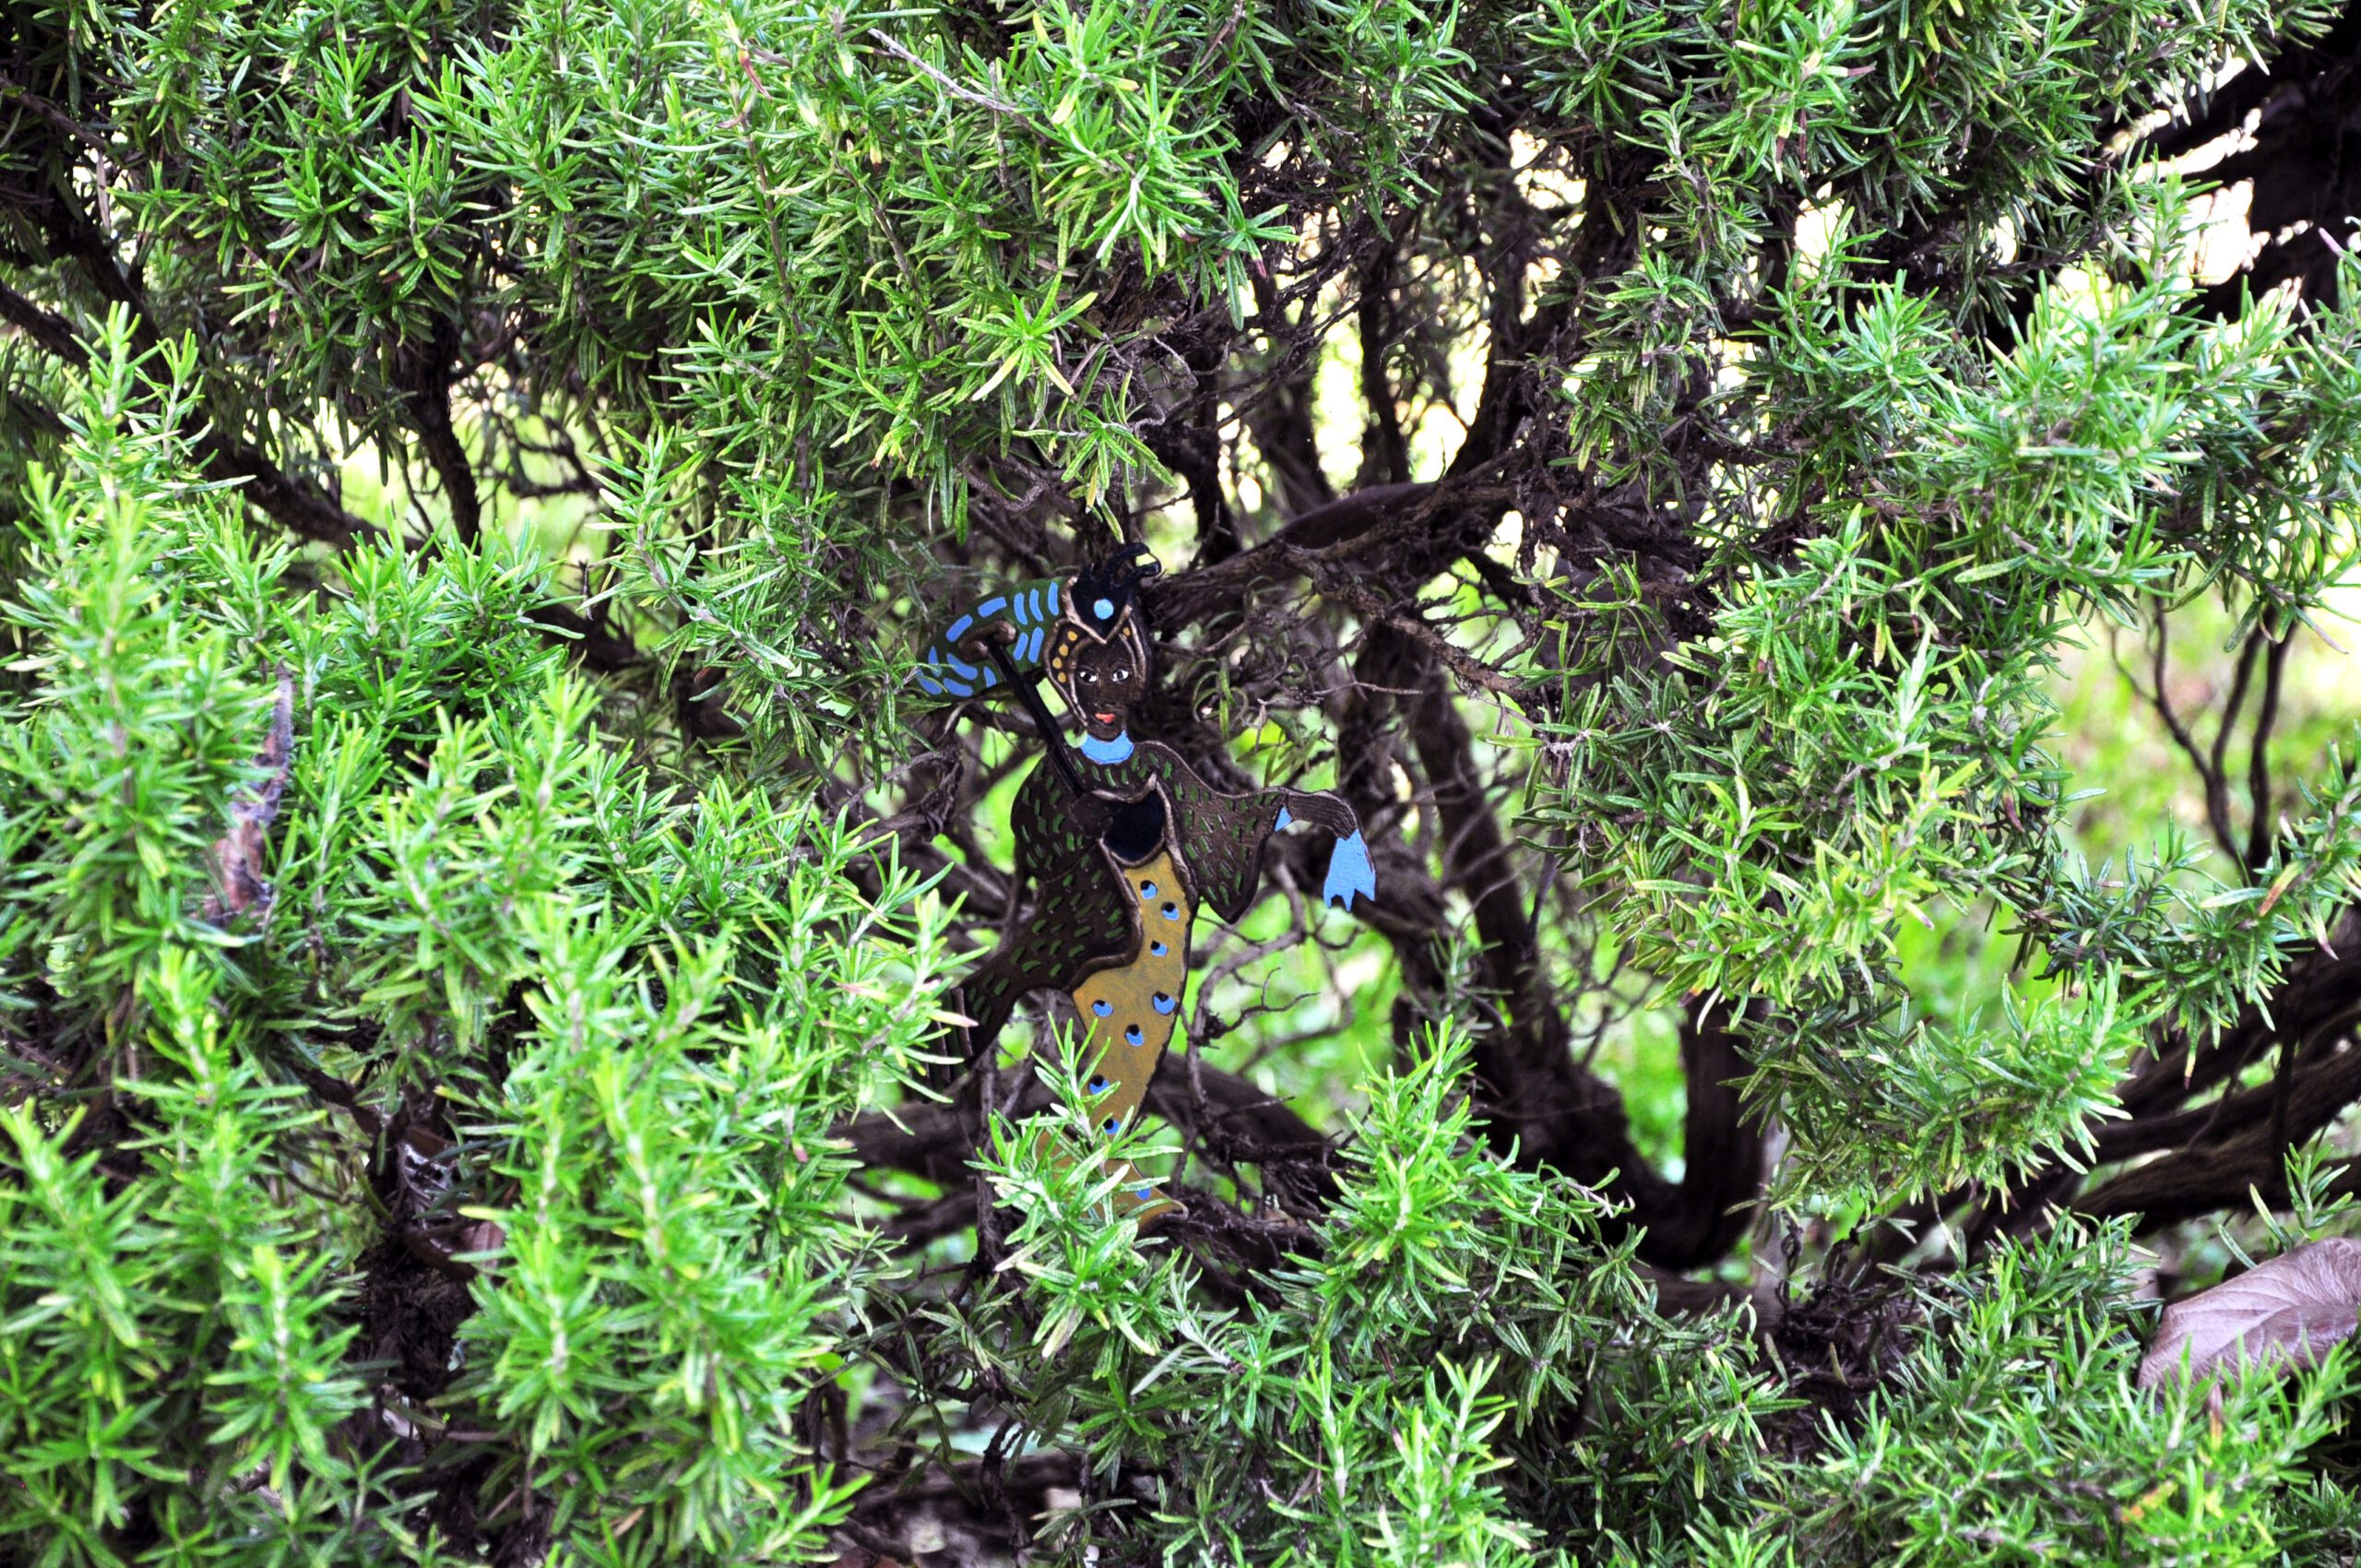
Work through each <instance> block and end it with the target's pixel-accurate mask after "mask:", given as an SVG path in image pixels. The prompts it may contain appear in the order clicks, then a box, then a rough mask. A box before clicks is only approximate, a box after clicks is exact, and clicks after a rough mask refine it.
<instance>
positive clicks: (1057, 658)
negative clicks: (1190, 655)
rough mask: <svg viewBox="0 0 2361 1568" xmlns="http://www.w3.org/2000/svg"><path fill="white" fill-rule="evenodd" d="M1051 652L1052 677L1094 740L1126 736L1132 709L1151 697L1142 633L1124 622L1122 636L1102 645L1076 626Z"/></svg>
mask: <svg viewBox="0 0 2361 1568" xmlns="http://www.w3.org/2000/svg"><path fill="white" fill-rule="evenodd" d="M1059 630H1060V633H1061V636H1059V637H1058V639H1057V642H1056V644H1055V645H1054V646H1053V647H1052V648H1051V649H1050V659H1049V664H1050V680H1051V681H1053V682H1055V683H1056V684H1057V688H1058V695H1060V696H1062V697H1063V698H1065V700H1066V706H1067V707H1071V708H1073V709H1074V712H1076V713H1078V714H1080V715H1082V727H1083V729H1084V730H1085V731H1087V732H1088V734H1089V735H1090V737H1091V739H1093V740H1097V741H1111V740H1113V739H1114V738H1115V737H1116V736H1118V735H1120V734H1121V733H1122V732H1123V727H1124V725H1125V724H1126V723H1127V722H1128V721H1129V720H1130V718H1131V711H1132V709H1133V707H1136V706H1137V705H1138V704H1139V702H1140V701H1141V699H1142V698H1144V697H1145V696H1146V695H1147V658H1146V653H1145V649H1144V648H1143V647H1141V639H1140V637H1139V636H1138V634H1137V632H1136V631H1135V630H1134V629H1133V627H1132V625H1131V624H1129V618H1128V617H1126V618H1125V622H1124V624H1122V627H1121V631H1120V632H1119V633H1118V635H1117V636H1112V637H1110V638H1109V639H1108V640H1107V641H1105V642H1100V641H1098V640H1097V638H1095V637H1091V636H1086V635H1085V634H1083V633H1082V632H1079V631H1076V630H1074V628H1072V627H1061V628H1059Z"/></svg>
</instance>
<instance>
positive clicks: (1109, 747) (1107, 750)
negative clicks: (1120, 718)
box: [1082, 731, 1132, 766]
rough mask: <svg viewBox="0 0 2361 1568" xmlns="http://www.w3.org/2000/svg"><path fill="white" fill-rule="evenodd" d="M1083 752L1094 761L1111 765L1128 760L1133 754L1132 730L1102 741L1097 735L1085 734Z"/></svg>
mask: <svg viewBox="0 0 2361 1568" xmlns="http://www.w3.org/2000/svg"><path fill="white" fill-rule="evenodd" d="M1082 754H1083V755H1085V756H1086V757H1088V758H1089V759H1090V760H1091V761H1093V762H1097V763H1105V764H1108V765H1109V766H1112V765H1113V764H1115V763H1119V762H1127V761H1129V760H1130V759H1131V754H1132V737H1131V732H1130V731H1124V732H1123V733H1122V734H1120V735H1118V736H1116V737H1115V738H1114V739H1113V740H1111V741H1102V740H1100V739H1098V738H1097V736H1096V735H1090V734H1085V735H1084V736H1083V738H1082Z"/></svg>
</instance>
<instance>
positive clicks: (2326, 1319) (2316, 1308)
mask: <svg viewBox="0 0 2361 1568" xmlns="http://www.w3.org/2000/svg"><path fill="white" fill-rule="evenodd" d="M2356 1322H2361V1241H2349V1240H2343V1239H2338V1240H2331V1241H2308V1242H2306V1243H2305V1244H2304V1245H2303V1246H2300V1247H2297V1248H2296V1249H2295V1250H2294V1251H2293V1252H2290V1253H2284V1255H2282V1256H2279V1257H2275V1258H2272V1260H2271V1261H2270V1262H2268V1263H2260V1264H2257V1265H2255V1266H2254V1267H2252V1268H2250V1269H2248V1270H2247V1272H2246V1273H2244V1274H2241V1275H2239V1276H2238V1277H2236V1279H2228V1280H2225V1281H2223V1282H2222V1283H2221V1284H2219V1285H2216V1286H2214V1287H2213V1289H2210V1290H2200V1291H2199V1292H2198V1293H2197V1294H2196V1295H2194V1296H2191V1297H2189V1299H2188V1300H2187V1301H2176V1302H2174V1303H2173V1304H2172V1305H2171V1306H2169V1307H2166V1308H2165V1315H2164V1319H2163V1321H2162V1322H2160V1323H2159V1324H2157V1325H2156V1337H2155V1341H2154V1343H2153V1344H2152V1345H2150V1346H2149V1347H2148V1354H2147V1355H2146V1357H2144V1358H2143V1359H2142V1360H2141V1362H2140V1386H2141V1387H2142V1388H2153V1387H2155V1386H2156V1385H2157V1384H2160V1383H2162V1382H2163V1381H2164V1380H2165V1378H2166V1377H2168V1376H2171V1375H2173V1374H2174V1373H2176V1372H2178V1371H2179V1370H2180V1366H2181V1359H2182V1357H2183V1355H2184V1354H2185V1355H2186V1356H2187V1357H2188V1360H2189V1375H2190V1376H2192V1377H2202V1376H2204V1375H2205V1374H2206V1373H2208V1372H2213V1370H2214V1369H2215V1368H2217V1367H2220V1366H2223V1365H2224V1364H2225V1363H2228V1364H2229V1365H2231V1366H2236V1365H2239V1364H2242V1363H2247V1362H2263V1363H2266V1364H2268V1363H2273V1362H2284V1363H2286V1364H2288V1365H2290V1366H2297V1367H2308V1366H2312V1365H2315V1364H2316V1363H2318V1361H2319V1359H2320V1358H2321V1357H2322V1356H2324V1355H2326V1354H2327V1353H2328V1351H2329V1349H2330V1348H2331V1347H2332V1346H2334V1345H2336V1344H2338V1343H2339V1342H2341V1341H2343V1340H2345V1339H2349V1338H2351V1337H2352V1336H2353V1331H2354V1328H2355V1324H2356Z"/></svg>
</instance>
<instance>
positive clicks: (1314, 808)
mask: <svg viewBox="0 0 2361 1568" xmlns="http://www.w3.org/2000/svg"><path fill="white" fill-rule="evenodd" d="M1280 797H1281V799H1282V800H1283V801H1284V802H1286V803H1285V804H1283V805H1282V806H1281V807H1280V808H1279V824H1278V825H1279V826H1281V827H1285V826H1287V824H1289V823H1291V822H1308V823H1310V824H1311V826H1314V827H1317V828H1319V829H1320V830H1321V831H1323V832H1324V833H1333V834H1335V836H1336V837H1339V838H1348V837H1351V836H1352V835H1354V834H1356V833H1358V832H1359V831H1360V830H1361V819H1360V818H1359V817H1358V815H1356V814H1354V811H1353V808H1352V807H1351V806H1350V805H1349V804H1347V802H1346V801H1345V797H1344V796H1342V795H1338V794H1334V793H1331V792H1330V791H1328V790H1321V791H1320V792H1319V793H1318V794H1316V795H1315V794H1308V793H1306V792H1305V791H1303V790H1282V791H1281V792H1280Z"/></svg>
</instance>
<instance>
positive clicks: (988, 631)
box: [957, 621, 1018, 664]
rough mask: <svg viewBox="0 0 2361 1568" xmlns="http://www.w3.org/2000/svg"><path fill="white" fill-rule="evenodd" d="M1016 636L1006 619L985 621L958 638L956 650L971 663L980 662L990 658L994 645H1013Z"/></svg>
mask: <svg viewBox="0 0 2361 1568" xmlns="http://www.w3.org/2000/svg"><path fill="white" fill-rule="evenodd" d="M1017 636H1018V634H1017V630H1016V628H1015V627H1014V625H1011V624H1009V623H1008V622H1006V621H987V622H985V623H984V624H982V625H980V626H979V627H977V628H976V629H975V630H974V631H972V632H969V633H968V634H967V636H964V637H961V638H960V639H959V646H958V649H957V651H958V653H959V655H960V657H962V658H964V659H967V660H968V661H970V662H971V663H976V664H981V663H983V662H985V661H986V660H987V659H991V648H992V647H995V646H997V647H1003V648H1005V647H1014V646H1015V644H1016V638H1017Z"/></svg>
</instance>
